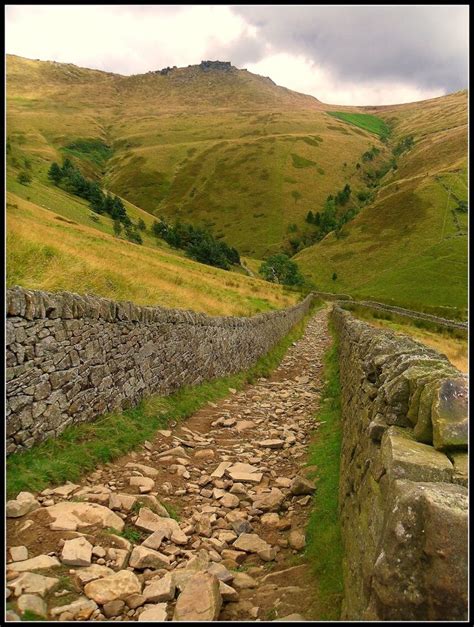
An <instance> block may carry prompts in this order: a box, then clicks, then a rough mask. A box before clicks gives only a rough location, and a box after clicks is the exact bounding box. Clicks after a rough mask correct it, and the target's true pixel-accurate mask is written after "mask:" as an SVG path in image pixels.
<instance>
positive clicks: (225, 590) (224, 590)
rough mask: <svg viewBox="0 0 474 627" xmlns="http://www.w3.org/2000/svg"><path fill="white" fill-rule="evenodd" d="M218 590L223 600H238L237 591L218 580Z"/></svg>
mask: <svg viewBox="0 0 474 627" xmlns="http://www.w3.org/2000/svg"><path fill="white" fill-rule="evenodd" d="M219 592H220V594H221V597H222V600H223V601H227V602H229V601H231V602H234V603H235V602H236V601H238V600H239V593H238V592H237V590H234V588H232V587H231V586H228V585H227V584H226V583H224V582H223V581H219Z"/></svg>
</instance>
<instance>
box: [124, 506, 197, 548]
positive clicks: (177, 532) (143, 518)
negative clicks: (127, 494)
mask: <svg viewBox="0 0 474 627" xmlns="http://www.w3.org/2000/svg"><path fill="white" fill-rule="evenodd" d="M135 525H136V526H137V527H138V528H139V529H144V530H145V531H159V532H161V533H163V534H164V537H166V538H168V539H170V540H171V541H172V542H174V543H175V544H187V542H188V537H187V535H186V534H185V533H184V532H183V531H182V530H181V527H180V526H179V524H178V523H177V522H176V520H174V519H173V518H163V517H162V516H157V514H155V513H154V512H152V511H151V510H150V509H148V508H146V507H142V509H141V510H140V514H139V516H138V518H137V520H136V521H135Z"/></svg>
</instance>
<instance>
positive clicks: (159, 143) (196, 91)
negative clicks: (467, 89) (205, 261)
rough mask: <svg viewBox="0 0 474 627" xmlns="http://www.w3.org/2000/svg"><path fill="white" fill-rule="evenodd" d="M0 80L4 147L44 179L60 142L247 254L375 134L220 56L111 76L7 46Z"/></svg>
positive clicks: (283, 234)
mask: <svg viewBox="0 0 474 627" xmlns="http://www.w3.org/2000/svg"><path fill="white" fill-rule="evenodd" d="M7 85H8V89H7V99H8V100H7V102H8V128H9V132H8V138H9V142H10V145H11V147H12V151H15V150H16V152H17V153H18V155H19V157H18V158H17V159H18V160H19V161H20V163H21V159H22V157H23V156H26V157H28V158H31V160H32V168H33V171H34V172H35V175H36V176H38V177H39V178H40V179H42V180H43V181H44V182H45V183H46V182H47V180H46V171H47V168H48V167H49V164H50V162H51V161H52V160H55V159H56V160H59V161H60V160H61V158H62V156H63V155H65V154H67V155H68V156H69V157H72V158H73V159H74V160H75V161H76V162H77V163H79V164H80V165H81V168H82V169H83V170H84V172H85V173H87V174H89V175H90V176H96V177H97V178H100V179H101V181H102V182H103V184H104V185H105V186H106V187H108V188H110V189H111V190H113V191H114V192H116V193H118V194H119V195H121V196H123V197H125V198H127V199H128V200H129V201H131V202H132V203H134V204H136V205H138V206H140V207H141V208H143V209H145V210H147V211H148V212H150V213H152V214H154V215H163V216H165V217H167V218H171V219H175V218H177V217H179V218H181V219H182V220H186V221H191V222H193V223H202V224H205V225H207V226H208V227H209V228H210V229H212V230H213V232H214V234H216V235H218V236H222V237H223V236H225V238H226V240H227V241H229V243H230V244H232V245H234V246H236V247H237V248H238V249H239V250H240V252H241V253H242V254H245V255H250V256H255V257H258V258H261V257H263V256H265V255H268V254H269V253H271V252H275V251H277V250H279V249H280V247H281V246H282V245H284V243H285V242H287V241H288V239H289V237H290V235H289V233H288V229H293V230H292V231H291V233H293V234H294V232H295V231H294V228H295V227H294V225H296V227H297V228H298V229H301V228H302V227H303V225H304V217H305V216H306V214H307V212H308V211H309V210H313V209H314V208H315V207H318V206H320V205H321V204H322V203H323V202H324V199H325V198H326V196H327V195H328V194H331V193H334V192H336V191H337V190H338V189H339V188H341V187H343V186H344V184H345V182H346V179H347V176H346V169H347V167H348V166H347V164H350V163H352V164H355V162H356V161H357V159H358V157H359V156H360V154H362V153H363V152H364V151H365V150H367V149H368V148H369V147H370V146H371V145H372V144H373V143H374V142H377V141H378V140H377V138H376V137H374V136H373V135H372V134H371V133H368V132H365V131H362V130H360V129H357V128H348V127H347V125H344V123H341V122H340V121H338V120H336V119H334V118H330V117H329V116H328V115H327V114H326V113H325V109H327V108H328V107H327V106H326V105H322V103H320V102H319V101H318V100H316V99H315V98H313V97H311V96H305V95H302V94H297V93H295V92H292V91H290V90H288V89H285V88H283V87H278V86H277V85H275V84H274V83H273V82H272V81H271V80H270V79H268V78H264V77H261V76H256V75H254V74H251V73H250V72H247V71H246V70H237V69H235V68H233V67H231V66H230V67H229V66H227V65H223V64H216V63H211V64H210V65H206V64H205V63H201V64H200V65H197V66H190V67H188V68H176V69H171V70H170V71H167V70H165V73H163V72H151V73H148V74H145V75H139V76H130V77H123V76H118V75H114V74H108V73H104V72H98V71H93V70H86V69H83V68H77V67H76V66H73V65H65V64H59V63H52V62H40V61H30V60H26V59H22V58H20V57H10V56H9V57H8V58H7ZM84 140H85V141H84ZM90 140H95V142H96V143H95V146H91V141H90ZM87 142H89V145H88V144H87ZM78 146H79V150H78V149H77V147H78ZM101 146H102V150H100V147H101ZM94 157H95V159H94ZM101 157H102V158H101ZM345 164H346V165H345ZM292 237H294V235H293V236H292Z"/></svg>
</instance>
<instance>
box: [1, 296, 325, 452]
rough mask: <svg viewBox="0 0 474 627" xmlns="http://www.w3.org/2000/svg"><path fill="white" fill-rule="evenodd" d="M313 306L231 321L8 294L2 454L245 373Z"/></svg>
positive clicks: (90, 299)
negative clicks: (150, 399)
mask: <svg viewBox="0 0 474 627" xmlns="http://www.w3.org/2000/svg"><path fill="white" fill-rule="evenodd" d="M312 299H313V297H312V296H311V295H310V296H308V297H307V298H306V299H305V300H304V301H302V302H300V303H298V304H297V305H295V306H293V307H291V308H289V309H286V310H282V311H276V312H271V313H265V314H260V315H257V316H254V317H252V318H235V317H208V316H206V315H204V314H199V313H194V312H190V311H183V310H172V309H164V308H159V307H139V306H135V305H133V304H132V303H124V302H121V303H118V302H113V301H111V300H106V299H104V298H99V297H95V296H80V295H77V294H71V293H68V292H61V293H46V292H40V291H31V290H25V289H22V288H19V287H15V288H12V289H9V290H7V307H6V309H7V322H6V331H7V341H6V365H7V375H6V378H7V415H6V421H7V426H6V430H7V453H12V452H14V451H18V450H21V449H26V448H29V447H31V446H32V445H33V444H34V443H36V442H40V441H42V440H45V439H46V438H49V437H54V436H57V435H58V434H59V433H61V431H63V430H64V428H65V427H66V426H68V425H70V424H73V423H78V422H84V421H91V420H93V419H94V418H96V417H97V416H99V415H101V414H104V413H106V412H110V411H113V410H117V409H119V408H125V407H128V406H132V405H134V404H136V403H137V402H138V401H139V400H140V399H141V398H143V397H144V396H146V395H148V394H154V393H159V394H169V393H170V392H173V391H174V390H176V389H178V388H180V387H181V386H183V385H194V384H198V383H201V382H202V381H205V380H209V379H213V378H215V377H220V376H223V375H228V374H232V373H235V372H238V371H239V370H242V369H245V368H248V367H249V366H251V365H252V364H254V363H255V361H256V360H257V359H258V358H259V357H260V356H262V355H264V354H265V353H266V352H268V350H270V349H271V348H272V347H273V346H274V345H275V344H276V343H277V342H278V341H279V340H280V339H281V338H282V337H283V336H284V335H285V334H286V333H288V331H289V330H290V329H291V328H292V327H293V325H294V324H295V323H297V322H298V321H299V320H301V318H302V317H303V316H304V315H305V314H306V313H307V312H308V310H309V308H310V305H311V302H312Z"/></svg>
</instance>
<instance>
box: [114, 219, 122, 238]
mask: <svg viewBox="0 0 474 627" xmlns="http://www.w3.org/2000/svg"><path fill="white" fill-rule="evenodd" d="M121 232H122V225H121V223H120V220H114V235H115V237H119V235H120V233H121Z"/></svg>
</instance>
